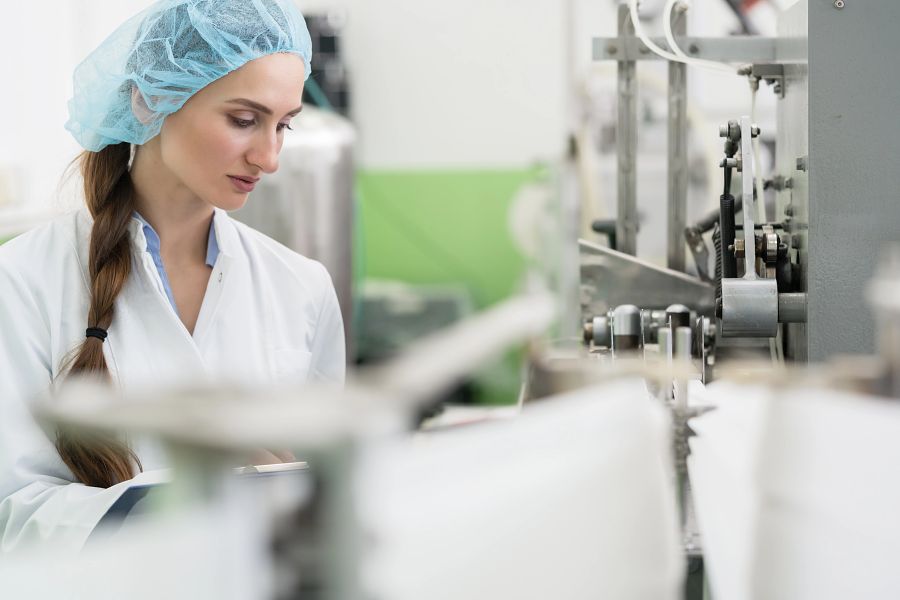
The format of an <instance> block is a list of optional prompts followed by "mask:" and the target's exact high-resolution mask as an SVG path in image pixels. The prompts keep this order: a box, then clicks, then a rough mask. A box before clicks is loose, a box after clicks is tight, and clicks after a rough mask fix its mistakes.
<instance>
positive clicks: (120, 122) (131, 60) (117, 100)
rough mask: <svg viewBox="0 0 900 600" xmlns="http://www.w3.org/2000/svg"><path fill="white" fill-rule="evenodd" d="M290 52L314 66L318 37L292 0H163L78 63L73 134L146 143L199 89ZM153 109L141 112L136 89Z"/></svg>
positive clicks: (105, 141)
mask: <svg viewBox="0 0 900 600" xmlns="http://www.w3.org/2000/svg"><path fill="white" fill-rule="evenodd" d="M276 52H288V53H292V54H296V55H298V56H300V57H301V58H302V59H303V62H304V64H305V66H306V76H307V77H309V73H310V58H311V55H312V42H311V41H310V37H309V31H308V30H307V28H306V22H305V21H304V20H303V15H301V14H300V11H299V10H298V9H297V7H296V6H294V4H293V0H160V1H159V2H156V3H154V4H153V5H152V6H150V7H149V8H148V9H146V10H144V11H143V12H141V13H139V14H137V15H136V16H134V17H132V18H131V19H129V20H128V21H126V22H125V23H124V24H123V25H122V26H121V27H119V28H118V29H117V30H116V31H115V32H113V34H112V35H110V36H109V37H108V38H107V39H106V40H105V41H104V42H103V43H102V44H100V46H99V47H98V48H97V49H96V50H94V51H93V52H92V53H91V54H90V55H89V56H88V57H87V58H86V59H85V60H84V62H82V63H81V64H80V65H78V67H77V68H76V69H75V75H74V84H75V92H74V96H73V98H72V99H71V100H70V101H69V121H68V122H67V123H66V129H68V130H69V131H70V132H71V133H72V135H73V136H74V137H75V139H76V140H78V143H79V144H81V146H82V147H84V148H85V149H86V150H93V151H95V152H97V151H99V150H101V149H102V148H104V147H105V146H108V145H109V144H118V143H120V142H130V143H132V144H143V143H145V142H146V141H147V140H149V139H151V138H153V137H154V136H156V135H157V134H158V133H159V131H160V129H161V128H162V124H163V121H164V120H165V118H166V117H167V116H168V115H170V114H172V113H174V112H175V111H177V110H178V109H180V108H181V107H182V106H183V105H184V103H185V102H187V101H188V99H189V98H190V97H191V96H193V95H194V94H196V93H197V92H198V91H200V90H201V89H203V88H204V87H206V86H207V85H209V84H210V83H212V82H213V81H215V80H216V79H219V78H220V77H223V76H225V75H227V74H228V73H230V72H232V71H234V70H235V69H238V68H239V67H241V66H243V65H244V64H246V63H247V62H249V61H251V60H253V59H256V58H260V57H262V56H267V55H269V54H274V53H276ZM134 89H137V90H138V91H139V92H140V94H141V96H143V99H144V103H145V104H146V106H147V109H148V110H145V109H144V108H143V107H139V109H137V112H138V113H139V114H140V118H138V117H137V116H136V115H135V109H133V108H132V91H133V90H134Z"/></svg>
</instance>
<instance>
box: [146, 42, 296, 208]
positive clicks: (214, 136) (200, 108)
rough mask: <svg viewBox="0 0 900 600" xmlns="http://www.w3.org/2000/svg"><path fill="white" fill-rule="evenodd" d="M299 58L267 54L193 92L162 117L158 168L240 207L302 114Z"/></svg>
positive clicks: (216, 202) (212, 200) (216, 201)
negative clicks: (293, 122)
mask: <svg viewBox="0 0 900 600" xmlns="http://www.w3.org/2000/svg"><path fill="white" fill-rule="evenodd" d="M304 71H305V68H304V64H303V60H302V59H301V58H299V57H297V56H294V55H292V54H271V55H269V56H265V57H263V58H258V59H256V60H252V61H250V62H248V63H247V64H246V65H244V66H243V67H241V68H240V69H237V70H236V71H234V72H232V73H230V74H228V75H227V76H225V77H223V78H221V79H219V80H217V81H215V82H213V83H211V84H210V85H208V86H206V87H205V88H203V89H202V90H200V91H199V92H197V93H196V94H195V95H194V96H193V97H191V99H190V100H188V101H187V102H186V103H185V105H184V106H183V107H182V108H181V109H180V110H179V111H178V112H176V113H174V114H172V115H169V116H168V117H167V118H166V120H165V122H164V123H163V127H162V130H161V132H160V136H159V143H160V157H161V161H162V163H163V166H164V167H166V169H167V170H168V171H169V172H170V174H171V175H172V176H174V178H175V179H176V180H177V184H178V185H179V187H180V186H184V187H185V188H187V189H188V190H189V191H190V192H192V193H193V194H194V195H196V196H197V197H198V198H200V199H201V200H204V201H205V202H207V203H209V204H211V205H213V206H215V207H218V208H221V209H224V210H235V209H238V208H241V207H242V206H243V205H244V203H245V202H246V201H247V196H248V194H249V193H250V192H251V191H252V190H253V187H254V185H255V182H257V181H259V179H260V178H262V177H264V176H265V175H268V174H271V173H274V172H275V171H276V170H278V154H279V152H281V146H282V144H283V142H284V135H285V130H286V129H287V128H288V127H289V126H290V122H291V119H292V118H293V117H294V116H296V114H297V113H298V112H300V108H301V98H302V96H303V81H304V76H305V73H304Z"/></svg>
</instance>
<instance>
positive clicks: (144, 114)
mask: <svg viewBox="0 0 900 600" xmlns="http://www.w3.org/2000/svg"><path fill="white" fill-rule="evenodd" d="M131 112H132V113H133V114H134V117H135V118H136V119H137V120H138V121H140V122H141V123H143V124H144V125H148V124H149V123H150V122H151V121H153V118H154V117H155V116H156V113H154V112H153V111H152V110H150V107H149V106H147V101H146V100H144V95H143V94H142V93H141V91H140V90H139V89H137V87H132V88H131Z"/></svg>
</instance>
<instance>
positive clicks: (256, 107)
mask: <svg viewBox="0 0 900 600" xmlns="http://www.w3.org/2000/svg"><path fill="white" fill-rule="evenodd" d="M227 102H228V103H230V104H241V105H243V106H246V107H249V108H252V109H254V110H258V111H259V112H261V113H263V114H266V115H272V114H274V113H273V112H272V109H271V108H269V107H268V106H265V105H263V104H260V103H259V102H254V101H253V100H248V99H246V98H232V99H231V100H228V101H227ZM301 110H303V107H302V106H300V107H299V108H295V109H294V110H292V111H290V112H289V113H287V115H286V116H292V117H293V116H294V115H296V114H298V113H299V112H300V111H301Z"/></svg>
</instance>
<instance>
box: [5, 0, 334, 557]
mask: <svg viewBox="0 0 900 600" xmlns="http://www.w3.org/2000/svg"><path fill="white" fill-rule="evenodd" d="M310 53H311V43H310V39H309V33H308V32H307V29H306V24H305V22H304V20H303V17H302V15H300V13H299V12H298V11H297V9H296V8H295V7H294V6H293V4H292V0H162V1H160V2H157V3H156V4H154V5H153V6H151V7H150V8H149V9H147V10H146V11H144V12H143V13H141V14H139V15H137V16H136V17H134V18H133V19H131V20H129V21H128V22H126V23H125V24H124V25H123V26H122V27H120V29H119V30H117V31H116V32H115V33H114V34H113V35H112V36H111V37H110V38H108V39H107V40H106V41H105V42H104V43H103V44H102V45H101V46H100V47H99V48H98V49H97V50H95V51H94V53H92V54H91V55H90V56H89V57H88V58H87V59H86V60H85V61H84V62H83V63H82V64H81V65H80V66H79V67H78V69H77V70H76V72H75V81H74V83H75V95H74V98H73V99H72V100H71V102H70V103H69V111H70V119H69V122H68V123H67V125H66V127H67V129H69V131H71V132H72V134H73V135H74V136H75V138H76V139H77V140H78V141H79V143H80V144H81V145H82V146H83V147H84V148H85V150H86V151H85V152H84V153H83V155H82V156H81V159H80V161H81V162H80V166H81V172H82V175H83V177H84V192H85V200H86V205H87V206H86V208H85V209H82V210H81V211H79V212H77V213H75V214H73V215H69V216H65V217H62V218H60V219H58V220H56V221H54V222H52V223H51V224H49V225H47V226H45V227H42V228H40V229H38V230H35V231H33V232H30V233H27V234H24V235H22V236H20V237H19V238H16V239H15V240H13V241H12V242H9V243H7V244H6V245H4V246H2V247H0V332H2V337H0V550H5V551H8V550H11V549H12V548H14V547H16V546H18V545H19V544H21V543H25V542H30V541H35V540H42V541H47V540H53V541H56V542H59V543H61V544H63V545H65V546H68V547H79V546H80V545H81V544H83V543H84V541H85V540H86V539H87V536H88V535H89V534H90V532H91V530H92V529H93V527H94V526H95V525H96V523H97V522H98V520H99V519H100V518H101V517H102V516H103V514H104V513H105V512H106V510H108V508H109V507H110V506H111V505H112V504H113V503H114V502H115V501H116V499H117V498H118V497H119V496H120V495H121V494H122V493H123V492H124V491H125V489H127V488H128V487H129V485H132V484H133V483H134V482H135V481H136V479H135V477H137V480H138V481H140V480H141V479H142V478H145V475H146V474H145V475H139V473H140V471H141V470H144V471H146V472H147V473H149V472H151V471H152V470H154V469H158V468H160V467H163V466H165V464H164V463H163V462H162V461H160V460H158V459H156V458H155V457H154V456H153V455H152V453H150V452H149V450H147V451H145V450H143V449H141V448H132V447H130V446H128V445H127V444H125V443H124V442H121V441H115V440H106V441H102V442H101V441H98V440H94V441H93V442H92V443H87V442H85V441H84V440H78V439H74V438H71V437H69V436H67V435H63V434H60V433H58V432H51V431H44V430H43V429H42V428H41V427H40V426H39V425H38V423H36V421H35V420H34V419H33V417H32V416H31V415H30V412H29V408H28V403H29V400H30V399H32V398H34V397H35V396H37V395H40V394H41V393H44V392H46V391H47V390H48V389H49V388H50V386H51V384H52V383H53V382H55V381H60V380H63V379H65V378H66V377H69V376H70V375H74V374H83V373H88V374H93V375H99V376H101V377H103V378H107V379H109V380H111V381H112V382H113V383H114V384H115V385H117V386H120V387H121V388H123V389H125V390H141V389H142V388H144V387H146V386H149V385H155V384H159V383H166V384H178V383H179V382H184V381H196V380H197V379H198V378H200V379H205V380H208V381H213V382H227V381H233V382H239V383H244V384H247V383H251V384H261V383H269V382H275V381H284V380H290V381H304V380H324V381H335V382H340V381H342V380H343V376H344V339H343V324H342V321H341V315H340V311H339V308H338V303H337V298H336V295H335V292H334V287H333V285H332V283H331V279H330V277H329V275H328V273H327V272H326V271H325V269H324V268H323V267H322V266H321V265H320V264H318V263H316V262H314V261H312V260H309V259H306V258H304V257H302V256H300V255H298V254H296V253H294V252H292V251H290V250H288V249H287V248H285V247H283V246H281V245H279V244H277V243H276V242H274V241H273V240H271V239H269V238H267V237H265V236H264V235H262V234H260V233H258V232H256V231H254V230H252V229H250V228H248V227H246V226H244V225H241V224H239V223H237V222H235V221H232V220H231V219H230V218H229V217H228V216H227V214H226V211H229V210H234V209H237V208H240V207H241V206H243V204H244V202H246V201H247V197H248V194H249V193H250V192H251V191H252V190H253V187H254V186H255V185H256V183H257V182H258V181H259V180H260V178H262V177H265V176H266V175H270V174H272V173H274V172H275V171H276V170H277V169H278V153H279V151H280V150H281V146H282V142H283V138H284V135H285V130H286V129H290V122H291V119H292V118H293V117H294V116H296V114H297V113H299V112H300V110H301V97H302V90H303V84H304V82H305V80H306V77H308V75H309V72H310ZM282 458H284V459H289V458H290V456H287V455H284V454H280V453H274V454H270V453H265V454H264V455H263V456H260V457H257V460H258V461H260V462H265V461H267V462H275V461H278V460H280V459H282Z"/></svg>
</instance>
